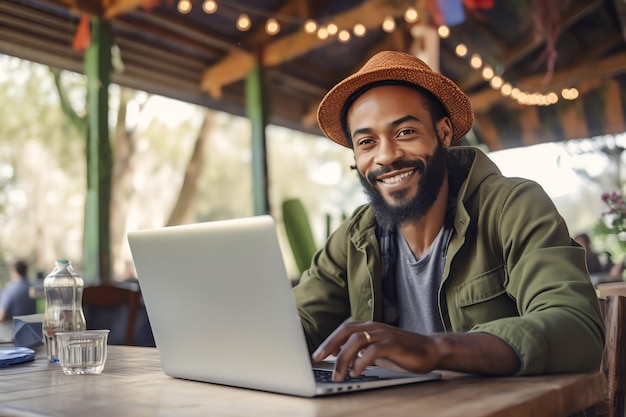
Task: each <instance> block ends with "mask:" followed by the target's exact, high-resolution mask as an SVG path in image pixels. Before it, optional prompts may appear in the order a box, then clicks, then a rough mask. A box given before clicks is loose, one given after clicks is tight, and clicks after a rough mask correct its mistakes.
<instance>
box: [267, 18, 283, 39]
mask: <svg viewBox="0 0 626 417" xmlns="http://www.w3.org/2000/svg"><path fill="white" fill-rule="evenodd" d="M279 31H280V25H279V24H278V21H277V20H276V19H274V18H273V17H271V18H269V19H267V22H265V32H267V34H268V35H276V34H277V33H278V32H279Z"/></svg>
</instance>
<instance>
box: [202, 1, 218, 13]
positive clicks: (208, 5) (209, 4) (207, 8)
mask: <svg viewBox="0 0 626 417" xmlns="http://www.w3.org/2000/svg"><path fill="white" fill-rule="evenodd" d="M202 10H204V12H205V13H208V14H213V13H215V12H216V11H217V3H216V2H215V0H205V2H204V3H202Z"/></svg>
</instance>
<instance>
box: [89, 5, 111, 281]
mask: <svg viewBox="0 0 626 417" xmlns="http://www.w3.org/2000/svg"><path fill="white" fill-rule="evenodd" d="M110 68H111V33H110V27H109V24H108V23H107V22H106V21H104V20H101V19H99V18H96V17H94V18H92V20H91V45H90V46H89V48H88V49H87V51H86V52H85V74H86V75H87V117H88V128H87V198H86V201H85V228H84V230H85V231H84V236H83V275H84V278H85V280H87V281H96V280H99V281H108V280H110V279H111V259H110V252H111V248H110V230H109V214H110V212H109V204H110V201H111V170H112V156H111V144H110V142H109V124H108V110H109V107H108V105H109V83H110Z"/></svg>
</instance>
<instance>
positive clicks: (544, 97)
mask: <svg viewBox="0 0 626 417" xmlns="http://www.w3.org/2000/svg"><path fill="white" fill-rule="evenodd" d="M192 1H195V0H178V3H177V8H178V11H179V12H180V13H182V14H187V13H189V12H190V11H191V9H192ZM217 9H218V4H217V0H202V10H203V11H204V12H205V13H207V14H214V13H216V12H217ZM403 17H404V20H405V21H406V22H407V23H415V22H417V21H418V20H419V13H418V11H417V10H416V9H415V8H414V7H412V6H409V7H408V8H407V9H406V10H405V11H404V14H403ZM251 26H252V21H251V20H250V17H248V15H247V14H245V13H243V14H241V15H240V16H239V18H238V19H237V29H239V30H240V31H242V32H243V31H247V30H249V29H250V27H251ZM302 28H303V30H304V32H305V33H307V34H309V35H313V34H315V35H316V36H317V37H318V39H320V40H325V39H328V38H329V37H330V36H335V35H337V39H338V41H339V42H341V43H348V42H350V41H351V40H352V35H354V36H355V37H358V38H361V37H363V36H365V35H366V34H367V28H366V27H365V25H363V24H362V23H357V24H355V25H354V27H353V28H352V30H350V29H347V28H345V29H344V28H339V27H338V26H337V24H335V23H334V22H330V23H328V24H327V25H326V26H320V25H319V24H318V23H317V22H316V21H315V20H313V19H307V20H306V21H305V22H304V24H303V25H302ZM381 28H382V30H384V31H385V32H387V33H392V32H394V31H395V30H396V28H397V25H396V20H395V18H394V17H393V16H386V17H385V19H384V20H383V22H382V24H381ZM280 30H281V24H280V22H279V20H278V19H277V18H273V17H271V18H269V19H267V21H266V22H265V31H266V32H267V33H268V34H270V35H276V34H277V33H279V32H280ZM437 33H438V35H439V37H440V38H441V39H447V38H448V37H450V34H451V33H450V28H449V27H448V26H445V25H442V26H439V27H438V28H437ZM454 51H455V53H456V55H457V56H459V57H461V58H463V57H466V56H467V55H468V54H469V52H470V51H469V49H468V48H467V46H466V45H465V44H463V43H458V44H457V45H456V46H455V49H454ZM469 65H470V66H471V68H473V69H475V70H477V71H480V72H481V75H482V77H483V78H484V79H485V80H486V81H488V82H489V86H490V87H491V88H492V89H494V90H499V91H500V93H501V94H502V95H503V96H505V97H509V98H511V99H513V100H516V101H517V103H519V104H521V105H534V106H549V105H552V104H555V103H557V102H558V101H559V94H557V93H556V92H554V91H551V92H548V93H547V94H543V93H539V92H527V91H522V90H521V89H519V88H518V87H514V86H512V85H511V83H509V82H506V80H504V79H503V78H502V77H501V76H499V75H496V73H495V70H494V69H493V68H492V67H491V66H489V65H484V60H483V58H482V57H481V56H480V55H479V54H476V53H474V54H472V55H471V56H470V58H469ZM579 95H580V93H579V91H578V90H577V89H576V88H564V89H562V90H561V94H560V96H561V97H562V98H563V99H565V100H575V99H577V98H578V97H579Z"/></svg>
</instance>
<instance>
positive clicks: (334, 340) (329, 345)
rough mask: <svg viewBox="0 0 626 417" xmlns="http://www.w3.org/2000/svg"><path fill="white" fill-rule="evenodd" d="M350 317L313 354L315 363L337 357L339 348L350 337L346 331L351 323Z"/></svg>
mask: <svg viewBox="0 0 626 417" xmlns="http://www.w3.org/2000/svg"><path fill="white" fill-rule="evenodd" d="M352 322H353V321H352V317H349V318H348V319H346V320H345V321H344V322H343V323H341V324H340V325H339V327H337V328H336V329H335V330H334V331H333V332H332V333H331V334H330V335H329V336H328V337H327V338H326V340H324V341H323V342H322V344H321V345H319V346H318V348H317V349H315V352H313V355H312V357H313V360H314V361H316V362H319V361H322V360H324V359H326V358H327V357H328V356H329V355H337V354H338V353H339V350H340V349H341V346H342V345H343V344H344V343H345V342H346V340H347V339H348V337H350V334H351V332H350V331H349V330H347V328H348V326H349V325H350V323H352Z"/></svg>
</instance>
